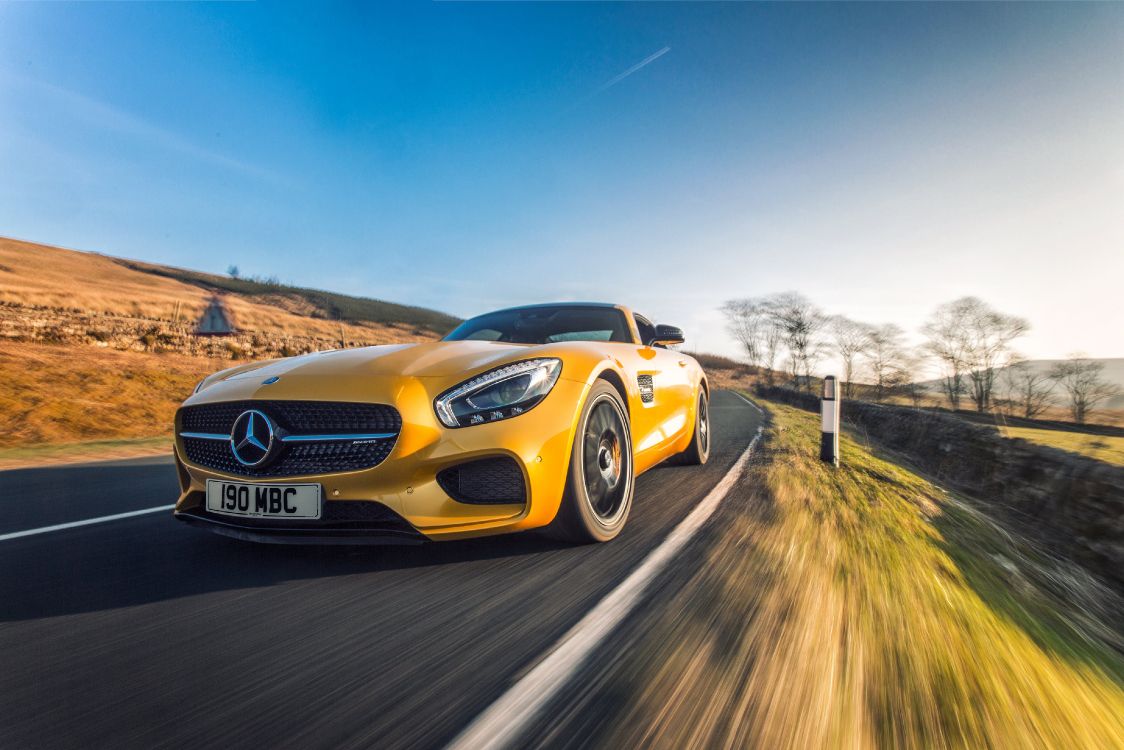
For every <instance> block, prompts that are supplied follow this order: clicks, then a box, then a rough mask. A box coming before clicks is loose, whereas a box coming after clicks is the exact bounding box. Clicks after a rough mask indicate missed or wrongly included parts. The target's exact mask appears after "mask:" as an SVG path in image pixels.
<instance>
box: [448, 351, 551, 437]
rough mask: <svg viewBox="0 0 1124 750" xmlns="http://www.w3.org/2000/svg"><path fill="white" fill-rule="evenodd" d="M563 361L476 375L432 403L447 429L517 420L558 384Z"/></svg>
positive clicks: (544, 361)
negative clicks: (516, 418)
mask: <svg viewBox="0 0 1124 750" xmlns="http://www.w3.org/2000/svg"><path fill="white" fill-rule="evenodd" d="M560 372H562V360H559V359H528V360H524V361H522V362H515V363H514V364H510V365H504V366H503V367H500V368H497V369H495V370H490V371H488V372H486V373H484V374H483V375H477V376H476V377H475V378H473V379H472V380H467V381H465V382H463V383H461V384H460V385H458V386H457V387H456V388H452V389H450V390H447V391H445V392H444V393H442V394H441V395H440V396H438V397H437V400H436V401H434V402H433V408H434V411H436V412H437V418H438V419H440V420H441V423H442V424H443V425H445V426H446V427H468V426H469V425H474V424H483V423H485V422H496V421H499V420H501V419H507V418H509V417H517V416H519V415H520V414H523V413H524V412H527V411H530V410H531V409H533V408H535V407H536V406H537V405H538V404H539V402H540V401H542V400H543V399H544V398H546V394H548V393H550V389H551V388H553V387H554V384H555V383H556V382H558V374H559V373H560Z"/></svg>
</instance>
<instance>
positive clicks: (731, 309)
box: [721, 298, 772, 367]
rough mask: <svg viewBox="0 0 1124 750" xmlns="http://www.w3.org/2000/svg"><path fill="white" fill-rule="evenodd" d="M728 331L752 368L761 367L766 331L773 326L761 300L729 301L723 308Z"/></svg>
mask: <svg viewBox="0 0 1124 750" xmlns="http://www.w3.org/2000/svg"><path fill="white" fill-rule="evenodd" d="M721 311H722V315H723V316H725V318H726V330H727V331H729V333H730V335H731V336H733V337H734V339H735V340H736V341H737V342H738V343H739V344H741V347H742V350H743V351H744V352H745V357H746V361H747V362H748V363H749V366H750V367H760V366H761V363H762V360H763V359H764V356H763V355H764V352H763V349H764V343H765V341H764V338H765V336H764V334H765V329H766V328H767V327H769V326H770V325H772V318H771V315H770V314H769V311H768V309H767V306H766V305H765V304H764V303H763V302H762V300H760V299H755V298H746V299H732V300H727V301H726V303H725V304H723V305H722V307H721Z"/></svg>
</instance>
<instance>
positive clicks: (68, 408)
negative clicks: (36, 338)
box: [0, 343, 223, 448]
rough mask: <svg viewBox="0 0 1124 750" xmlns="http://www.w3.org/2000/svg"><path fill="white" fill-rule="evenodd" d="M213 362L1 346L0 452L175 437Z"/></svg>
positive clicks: (85, 349)
mask: <svg viewBox="0 0 1124 750" xmlns="http://www.w3.org/2000/svg"><path fill="white" fill-rule="evenodd" d="M222 365H223V363H221V362H218V361H216V360H213V359H206V358H194V357H182V356H178V355H174V354H145V353H141V352H121V351H113V350H108V349H99V348H96V347H81V348H70V347H60V346H50V345H41V344H13V343H4V345H3V346H2V347H0V448H13V447H21V448H25V447H28V446H35V445H44V444H59V443H78V442H86V441H92V440H120V439H129V438H158V437H170V436H171V433H172V417H173V415H174V414H175V410H176V408H177V407H178V406H179V404H180V402H182V401H183V400H184V399H185V398H187V397H188V396H189V395H191V391H192V389H193V388H194V387H195V384H196V383H198V382H199V381H200V380H201V379H202V378H203V376H204V375H207V374H209V373H211V372H213V371H215V370H217V369H221V367H222Z"/></svg>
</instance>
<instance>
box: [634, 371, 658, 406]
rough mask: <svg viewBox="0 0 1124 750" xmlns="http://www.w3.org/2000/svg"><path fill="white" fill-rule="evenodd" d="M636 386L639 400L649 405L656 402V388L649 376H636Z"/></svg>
mask: <svg viewBox="0 0 1124 750" xmlns="http://www.w3.org/2000/svg"><path fill="white" fill-rule="evenodd" d="M636 385H638V386H640V400H641V401H643V402H644V403H645V404H650V403H652V402H653V401H655V400H656V388H655V386H654V385H653V384H652V376H651V375H637V376H636Z"/></svg>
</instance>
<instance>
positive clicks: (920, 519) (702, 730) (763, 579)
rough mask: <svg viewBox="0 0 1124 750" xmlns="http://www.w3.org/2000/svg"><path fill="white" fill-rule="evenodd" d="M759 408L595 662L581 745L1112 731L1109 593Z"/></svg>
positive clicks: (810, 425)
mask: <svg viewBox="0 0 1124 750" xmlns="http://www.w3.org/2000/svg"><path fill="white" fill-rule="evenodd" d="M770 408H771V410H772V412H773V415H774V420H775V421H774V424H773V426H772V429H771V431H770V434H769V435H768V441H767V442H766V444H765V445H764V447H763V450H762V452H761V454H760V455H759V456H758V459H757V461H756V462H755V463H753V464H751V468H750V470H749V472H748V474H747V476H745V477H744V478H743V480H742V481H741V482H740V484H739V486H738V488H737V489H736V490H735V491H734V494H733V495H732V496H731V497H729V498H727V500H726V504H725V510H724V514H725V515H724V520H725V525H720V526H719V527H718V528H717V529H716V530H715V531H714V532H713V533H712V534H711V535H710V538H709V539H708V542H709V543H708V544H707V545H706V547H705V551H703V552H701V553H700V554H701V555H702V557H701V559H699V560H697V561H694V563H693V564H692V565H690V567H688V568H685V569H681V571H680V573H679V575H680V577H681V580H680V581H679V582H678V583H677V584H676V585H675V586H673V587H670V588H669V592H668V593H667V594H665V596H666V599H665V600H663V601H660V602H658V603H657V604H656V605H655V606H654V608H653V610H652V612H651V613H650V615H649V616H648V617H646V618H645V619H644V622H643V623H642V624H640V625H639V626H638V627H640V628H641V636H640V638H639V640H638V642H634V643H630V644H629V646H628V647H627V648H622V649H621V650H620V652H618V654H617V655H616V656H615V657H614V658H613V660H612V662H611V663H610V664H609V665H608V666H607V667H605V668H604V669H603V671H602V672H601V673H600V674H594V675H592V676H590V677H589V680H588V684H590V685H592V686H595V688H596V689H592V688H591V689H589V690H587V691H586V693H585V699H586V700H589V701H590V702H594V701H597V702H601V701H606V700H607V701H610V702H611V705H610V707H609V708H607V709H606V708H604V704H603V703H599V705H600V706H601V708H602V712H603V713H606V714H608V715H610V716H611V717H612V720H611V722H606V723H605V724H604V725H602V726H600V727H597V728H596V730H593V729H590V730H589V732H590V735H589V736H588V738H587V739H588V741H589V742H590V743H591V744H597V745H603V746H607V747H675V748H741V747H763V748H793V749H795V748H801V749H803V748H825V747H831V748H837V747H847V748H876V747H906V748H937V747H940V748H943V747H958V748H1059V749H1064V750H1069V749H1070V748H1105V749H1106V750H1107V749H1108V748H1120V747H1124V688H1122V685H1124V661H1122V659H1121V655H1120V653H1121V652H1120V647H1121V643H1122V642H1121V639H1120V632H1119V628H1120V623H1119V622H1118V621H1113V620H1112V619H1111V617H1112V615H1111V614H1109V613H1110V612H1112V611H1114V610H1113V609H1112V607H1114V606H1118V604H1119V601H1118V600H1117V599H1115V598H1114V596H1113V595H1112V594H1111V593H1109V592H1106V591H1105V590H1104V589H1102V588H1100V587H1099V586H1098V585H1097V584H1096V583H1095V582H1094V581H1092V580H1091V579H1090V578H1088V576H1085V575H1084V574H1082V573H1081V572H1080V571H1078V570H1077V569H1075V568H1070V567H1068V566H1065V565H1061V564H1057V563H1050V562H1048V561H1045V560H1043V559H1041V558H1039V557H1038V556H1037V555H1036V554H1035V553H1034V552H1033V551H1031V550H1029V549H1027V548H1026V547H1024V546H1023V545H1022V544H1020V543H1019V542H1018V541H1016V540H1014V539H1012V538H1011V537H1010V536H1008V535H1007V534H1005V533H1004V532H1002V531H1000V530H999V529H998V528H997V527H995V526H994V525H993V524H992V523H991V522H990V521H988V520H987V519H986V518H985V517H983V516H981V515H980V514H979V513H978V512H975V511H973V510H971V509H970V508H969V507H967V506H965V505H964V504H962V503H960V502H958V501H957V500H956V499H955V498H952V497H950V496H948V495H946V494H945V493H944V492H942V491H941V490H940V489H938V488H937V487H934V486H933V485H932V484H930V483H929V482H927V481H925V480H924V479H922V478H921V477H919V476H917V475H915V474H912V473H910V472H908V471H906V470H905V469H903V468H901V467H899V466H897V465H895V464H893V463H891V462H889V461H886V460H882V459H880V458H878V457H876V456H875V455H873V454H872V453H870V452H869V451H868V450H867V449H865V448H864V447H862V446H860V445H858V444H856V443H855V442H853V441H851V440H849V439H844V441H843V455H844V457H845V458H844V464H843V466H842V467H840V468H839V469H836V470H832V469H830V468H829V467H827V466H826V465H824V464H822V463H821V462H820V461H819V460H818V445H819V442H818V438H819V433H818V420H817V419H816V417H815V416H814V415H811V414H807V413H804V412H801V411H798V410H795V409H792V408H789V407H787V406H781V405H771V407H770ZM1106 605H1107V606H1106ZM1115 611H1117V612H1118V611H1119V610H1115ZM581 712H582V710H581V708H580V707H579V708H577V709H574V713H575V714H581Z"/></svg>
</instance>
